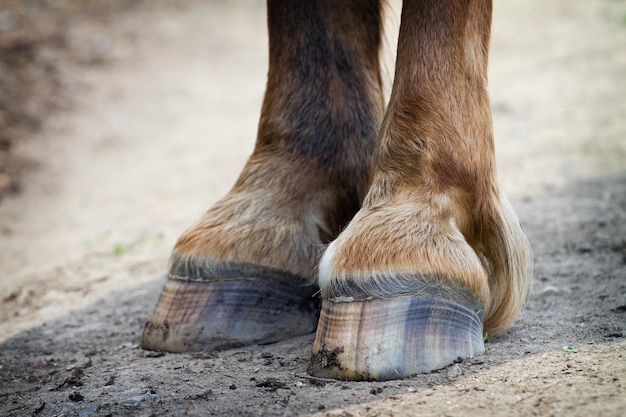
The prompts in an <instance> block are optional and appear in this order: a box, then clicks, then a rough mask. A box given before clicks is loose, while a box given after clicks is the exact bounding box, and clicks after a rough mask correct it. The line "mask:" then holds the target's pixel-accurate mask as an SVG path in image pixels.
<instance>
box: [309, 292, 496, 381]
mask: <svg viewBox="0 0 626 417" xmlns="http://www.w3.org/2000/svg"><path fill="white" fill-rule="evenodd" d="M454 300H455V301H451V300H450V299H447V298H441V297H440V296H439V294H435V295H428V294H426V295H403V296H397V297H392V298H382V299H359V300H355V299H353V298H351V297H336V298H334V299H333V298H331V299H324V300H323V302H322V311H321V315H320V321H319V324H318V328H317V334H316V337H315V343H314V345H313V356H312V359H311V364H310V366H309V372H310V373H311V374H312V375H314V376H317V377H323V378H334V379H350V380H390V379H401V378H405V377H409V376H411V375H414V374H419V373H428V372H431V371H434V370H437V369H441V368H444V367H446V366H448V365H450V364H452V363H454V362H455V361H457V360H458V358H466V357H472V356H476V355H480V354H482V353H484V351H485V347H484V342H483V320H482V319H483V318H482V309H481V307H480V304H479V303H478V302H477V301H476V300H474V299H473V297H471V296H469V295H465V294H461V295H460V296H459V297H455V298H454Z"/></svg>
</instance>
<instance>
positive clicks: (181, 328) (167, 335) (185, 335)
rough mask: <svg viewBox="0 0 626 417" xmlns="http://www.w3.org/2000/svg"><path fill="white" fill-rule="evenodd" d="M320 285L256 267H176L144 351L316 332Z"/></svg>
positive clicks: (187, 264) (226, 344)
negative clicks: (318, 286) (316, 296)
mask: <svg viewBox="0 0 626 417" xmlns="http://www.w3.org/2000/svg"><path fill="white" fill-rule="evenodd" d="M317 290H318V289H317V287H316V286H315V285H313V284H311V282H310V281H308V280H305V279H302V278H300V277H297V276H294V275H291V274H288V273H284V272H279V271H275V270H270V269H264V268H260V267H257V266H248V265H234V266H223V265H221V266H219V267H215V266H212V267H210V268H209V267H198V265H197V264H196V263H195V262H189V261H187V262H180V263H179V264H178V265H176V264H175V265H174V266H173V267H172V268H171V270H170V274H169V279H168V281H167V283H166V285H165V288H164V290H163V292H162V294H161V298H160V299H159V302H158V303H157V306H156V308H155V310H154V312H153V313H152V316H151V317H150V319H149V320H148V322H147V323H146V325H145V328H144V331H143V335H142V338H141V347H142V348H144V349H148V350H162V351H168V352H188V351H209V350H224V349H230V348H234V347H240V346H248V345H254V344H265V343H272V342H277V341H280V340H284V339H287V338H291V337H295V336H300V335H304V334H308V333H311V332H313V331H315V327H316V324H317V319H318V316H319V302H318V300H316V299H315V298H314V295H315V293H316V292H317Z"/></svg>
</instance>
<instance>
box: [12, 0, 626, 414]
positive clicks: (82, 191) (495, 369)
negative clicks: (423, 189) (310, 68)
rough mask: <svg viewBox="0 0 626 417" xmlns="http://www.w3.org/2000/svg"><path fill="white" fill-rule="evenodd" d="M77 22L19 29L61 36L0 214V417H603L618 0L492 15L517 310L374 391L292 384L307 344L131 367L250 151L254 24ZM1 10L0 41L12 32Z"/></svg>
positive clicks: (254, 6)
mask: <svg viewBox="0 0 626 417" xmlns="http://www.w3.org/2000/svg"><path fill="white" fill-rule="evenodd" d="M35 3H37V2H25V3H24V4H35ZM42 3H45V4H48V3H50V4H53V3H54V2H42ZM65 3H69V2H68V1H65V2H59V4H65ZM95 3H96V4H100V5H102V4H104V5H107V4H108V5H109V6H107V7H100V8H96V9H95V11H94V10H91V11H90V12H89V13H83V12H80V13H79V12H76V13H75V15H72V16H69V17H68V16H65V18H64V19H61V20H54V19H53V18H52V17H53V16H56V15H55V14H54V13H60V12H59V11H58V10H56V11H50V10H48V9H45V8H44V9H42V10H40V11H39V13H44V14H45V13H48V12H50V13H52V12H54V13H52V14H51V16H52V17H50V19H52V20H51V21H54V22H57V23H56V25H57V26H53V28H54V30H57V31H59V30H60V31H61V32H62V33H63V42H61V43H60V44H59V45H60V46H59V45H57V46H56V47H55V48H57V49H54V48H53V49H54V50H56V51H58V50H59V48H61V49H62V50H63V51H64V52H63V54H64V55H62V58H63V59H55V60H54V62H55V63H56V65H57V66H56V67H54V68H55V72H54V74H55V76H56V74H60V75H59V77H60V78H59V83H60V84H59V86H58V87H59V89H60V90H62V91H63V95H64V97H66V104H65V105H63V106H60V108H58V107H59V106H56V107H55V108H57V109H56V110H55V111H50V112H49V114H47V116H46V117H45V118H43V119H42V120H43V121H42V124H41V127H40V128H39V129H38V130H26V132H27V133H26V134H23V135H22V137H21V138H20V140H13V141H12V143H11V149H10V158H11V164H12V165H11V166H13V167H15V170H16V172H19V182H20V187H19V192H18V191H15V192H13V193H9V194H8V195H6V196H5V197H4V199H3V200H2V201H1V202H0V415H3V416H26V415H37V416H61V415H63V416H118V415H139V416H161V415H176V416H178V415H181V416H182V415H191V416H194V415H197V416H202V415H250V416H252V415H262V416H283V415H304V414H311V413H320V414H321V415H327V416H413V415H425V416H464V417H479V416H490V415H493V416H502V415H519V416H565V415H567V416H581V417H582V416H590V415H593V416H623V415H624V413H625V410H626V338H625V336H626V333H625V332H626V76H625V74H626V1H624V0H594V1H584V0H553V1H550V2H546V1H540V0H507V1H500V2H496V5H495V14H494V29H493V38H492V53H491V57H490V65H491V67H490V88H491V97H492V108H493V115H494V127H495V134H496V140H497V157H498V168H499V172H500V180H501V182H502V185H503V188H504V190H505V192H506V193H507V194H508V195H509V196H510V198H511V199H512V201H513V203H514V205H515V206H516V208H517V210H518V211H519V213H520V216H521V218H522V220H523V222H524V224H525V227H526V230H527V232H528V235H529V238H530V240H531V243H532V245H533V249H534V253H535V281H534V290H533V296H532V299H531V300H530V301H529V303H528V306H527V307H526V309H525V310H524V312H523V313H522V315H521V317H520V318H519V320H518V321H517V322H516V323H515V325H514V326H513V327H512V328H511V329H510V330H509V331H508V332H507V333H506V334H504V335H502V336H500V337H496V338H491V339H489V340H488V342H487V344H486V348H487V353H486V354H485V355H484V356H482V357H479V358H474V359H471V360H465V361H463V362H462V363H459V364H455V365H453V366H452V367H450V368H448V369H444V370H442V371H439V372H435V373H432V374H429V375H421V376H416V377H413V378H410V379H406V380H401V381H391V382H344V381H329V380H321V379H316V378H311V377H309V376H307V374H306V365H307V362H308V358H309V354H310V353H309V352H310V346H311V343H312V339H313V336H312V335H309V336H304V337H301V338H297V339H293V340H289V341H285V342H282V343H276V344H272V345H265V346H252V347H249V348H242V349H234V350H230V351H224V352H208V353H199V354H162V353H155V352H146V351H142V350H141V349H139V347H138V337H139V334H140V332H141V329H142V326H143V324H144V322H145V320H146V318H147V317H148V315H149V313H150V311H151V309H152V307H153V306H154V304H155V302H156V299H157V297H158V295H159V292H160V289H161V286H162V285H163V282H164V281H163V280H164V278H163V277H164V274H165V272H166V263H167V258H168V256H169V251H170V250H171V247H172V246H173V242H174V240H175V239H176V237H177V235H178V234H179V233H180V232H181V231H182V230H183V229H184V228H186V227H187V226H189V225H190V224H191V223H192V222H193V221H194V220H195V219H197V218H198V217H199V216H200V214H201V213H202V212H204V211H205V210H206V208H208V207H209V205H210V204H211V203H212V202H214V201H215V200H216V199H218V198H219V197H220V196H221V195H223V194H224V193H225V192H226V191H227V190H228V189H229V187H230V186H231V185H232V183H233V182H234V180H235V178H236V176H237V174H238V172H239V170H240V168H241V166H242V165H243V163H244V162H245V159H246V157H247V156H248V155H249V153H250V152H251V151H252V147H253V144H254V137H255V133H256V123H257V120H258V116H259V108H260V103H261V98H262V94H263V88H264V81H265V74H266V70H267V52H266V44H267V38H266V34H265V16H264V6H263V4H262V2H256V3H251V2H247V1H244V0H240V1H228V2H224V1H210V2H200V1H190V2H185V3H184V4H181V3H180V2H173V1H171V2H166V1H158V2H137V3H128V4H130V6H129V5H127V6H123V7H122V6H120V4H121V3H115V2H109V3H107V2H105V1H100V2H95ZM7 4H8V3H7ZM14 4H15V3H14ZM55 4H56V3H55ZM111 4H113V5H115V4H117V6H116V7H112V6H111ZM1 9H2V7H1V6H0V32H2V31H7V30H10V27H11V21H12V19H13V18H14V15H13V14H12V13H13V12H12V11H2V10H1ZM7 22H9V23H7ZM59 22H60V23H59ZM0 35H1V33H0ZM1 39H2V38H1V36H0V40H1ZM1 48H2V44H0V50H1ZM68 51H69V52H68ZM53 53H54V51H53V52H49V53H47V54H48V55H45V57H47V58H46V59H49V60H52V58H51V57H58V56H57V55H53ZM57 53H58V52H57ZM51 54H52V55H51ZM57 61H58V62H57ZM0 70H2V68H0ZM56 71H58V72H56ZM34 74H35V75H37V74H43V73H38V72H35V73H34ZM42 76H43V75H42ZM37 77H38V76H37ZM37 77H35V78H37ZM45 85H48V84H45ZM55 85H56V84H55ZM1 86H2V84H1V83H0V87H1ZM55 91H56V90H55ZM29 94H30V93H29ZM33 94H34V93H33ZM0 104H1V103H0ZM26 107H27V108H30V107H28V106H26ZM43 108H45V109H46V111H48V110H47V109H49V108H50V107H43ZM37 109H38V108H36V109H34V110H33V111H34V112H35V113H36V111H37ZM39 109H40V110H41V108H39ZM0 110H2V109H0ZM31 110H32V109H31ZM2 114H4V115H5V116H6V111H5V112H4V113H3V112H2V111H0V115H2ZM9 122H11V120H8V121H7V120H5V121H4V123H5V125H10V123H9ZM2 126H4V125H1V124H0V128H2ZM28 132H29V133H28ZM0 139H1V138H0ZM3 158H7V156H6V155H5V156H3ZM0 174H1V172H0ZM0 179H2V177H1V176H0Z"/></svg>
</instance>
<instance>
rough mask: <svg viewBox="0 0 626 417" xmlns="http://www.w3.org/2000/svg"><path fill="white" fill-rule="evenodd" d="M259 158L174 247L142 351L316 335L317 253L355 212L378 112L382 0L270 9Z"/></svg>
mask: <svg viewBox="0 0 626 417" xmlns="http://www.w3.org/2000/svg"><path fill="white" fill-rule="evenodd" d="M267 6H268V29H269V60H270V65H269V72H268V81H267V88H266V92H265V97H264V101H263V106H262V110H261V118H260V122H259V129H258V136H257V141H256V145H255V149H254V152H253V154H252V156H251V157H250V158H249V160H248V162H247V164H246V165H245V167H244V168H243V171H242V173H241V175H240V177H239V179H238V180H237V182H236V184H235V185H234V187H233V188H232V190H231V191H230V192H229V193H228V194H227V195H226V196H225V197H224V198H222V199H221V200H220V201H219V202H217V203H216V204H215V205H214V206H213V207H212V208H211V209H209V211H208V212H207V213H206V214H205V215H204V217H202V219H201V220H200V221H199V222H198V223H196V224H195V225H194V226H193V227H191V228H190V229H189V230H187V231H186V232H185V233H184V234H183V235H182V236H181V237H180V239H179V240H178V242H177V243H176V246H175V248H174V251H173V254H172V257H171V262H170V269H169V274H168V280H167V282H166V285H165V288H164V290H163V292H162V294H161V298H160V300H159V301H158V304H157V306H156V308H155V310H154V312H153V314H152V316H151V317H150V319H149V321H148V322H147V324H146V326H145V329H144V332H143V336H142V342H141V345H142V347H143V348H146V349H154V350H166V351H193V350H215V349H226V348H230V347H236V346H241V345H250V344H256V343H269V342H273V341H278V340H282V339H286V338H289V337H293V336H296V335H302V334H307V333H310V332H313V331H314V330H315V326H316V324H317V317H318V315H319V301H318V300H316V299H315V298H314V294H315V293H316V292H317V290H318V289H317V287H316V285H315V276H314V275H315V274H314V271H315V268H316V265H317V263H318V261H319V257H320V255H321V251H322V250H321V248H322V247H323V245H324V244H326V243H328V242H329V241H330V240H332V239H333V238H334V237H335V236H336V235H337V234H338V233H339V230H340V228H342V227H343V226H344V225H345V224H346V223H347V222H348V221H349V220H350V218H351V217H352V216H353V215H354V213H355V212H356V211H357V210H358V209H359V207H360V204H361V201H362V200H363V197H364V196H365V193H366V191H367V188H368V186H369V179H370V178H369V167H370V163H371V155H372V152H373V149H374V144H375V139H376V133H377V131H378V127H379V125H380V122H381V121H382V116H383V99H382V93H381V81H380V73H379V64H378V51H379V47H380V26H381V11H380V4H379V1H378V0H371V1H370V0H353V1H341V2H335V1H333V0H317V1H312V0H294V1H281V0H269V1H268V5H267Z"/></svg>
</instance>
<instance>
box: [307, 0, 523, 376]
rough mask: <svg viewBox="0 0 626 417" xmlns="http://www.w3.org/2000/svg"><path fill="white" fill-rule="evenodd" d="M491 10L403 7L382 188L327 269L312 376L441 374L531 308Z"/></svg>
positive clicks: (409, 2) (477, 2) (374, 188)
mask: <svg viewBox="0 0 626 417" xmlns="http://www.w3.org/2000/svg"><path fill="white" fill-rule="evenodd" d="M491 8H492V6H491V1H489V0H405V2H404V5H403V9H402V17H401V24H400V34H399V42H398V57H397V61H396V75H395V80H394V85H393V90H392V95H391V99H390V103H389V106H388V108H387V111H386V114H385V117H384V120H383V124H382V128H381V131H380V134H379V138H378V142H377V146H376V149H375V151H374V156H373V179H372V185H371V188H370V190H369V192H368V194H367V196H366V198H365V200H364V203H363V205H362V208H361V209H360V210H359V212H358V213H357V214H356V216H355V217H354V219H353V220H352V222H351V223H350V225H349V226H348V227H347V228H346V229H345V230H344V231H343V232H342V233H341V234H340V235H339V236H338V238H337V239H336V240H335V241H334V242H333V243H332V244H331V245H330V246H329V247H328V249H327V250H326V252H325V254H324V256H323V258H322V260H321V264H320V267H319V285H320V288H321V293H322V311H321V316H320V322H319V325H318V328H317V334H316V339H315V343H314V348H313V357H312V362H311V365H310V372H311V373H312V374H313V375H316V376H321V377H331V378H341V379H394V378H402V377H405V376H409V375H412V374H416V373H424V372H430V371H432V370H436V369H440V368H442V367H445V366H447V365H449V364H451V363H453V362H454V361H455V360H457V358H459V357H461V358H464V357H468V356H473V355H479V354H481V353H483V351H484V344H483V332H488V333H489V334H494V333H498V332H501V331H503V330H504V329H506V328H507V326H509V325H510V323H511V322H512V321H513V320H514V319H515V317H516V315H517V313H518V312H519V310H520V308H521V306H522V304H523V301H524V299H525V297H526V294H527V289H528V285H529V282H530V277H531V266H530V251H529V246H528V243H527V240H526V237H525V236H524V233H523V231H522V229H521V226H520V223H519V220H518V219H517V217H516V216H515V214H514V212H513V211H512V209H511V208H510V206H509V205H508V203H507V202H506V201H505V200H504V199H503V198H502V197H501V195H500V193H499V191H498V187H497V183H496V177H495V161H494V148H493V139H492V124H491V114H490V108H489V98H488V94H487V55H488V49H489V33H490V25H491ZM483 323H484V326H483Z"/></svg>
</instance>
